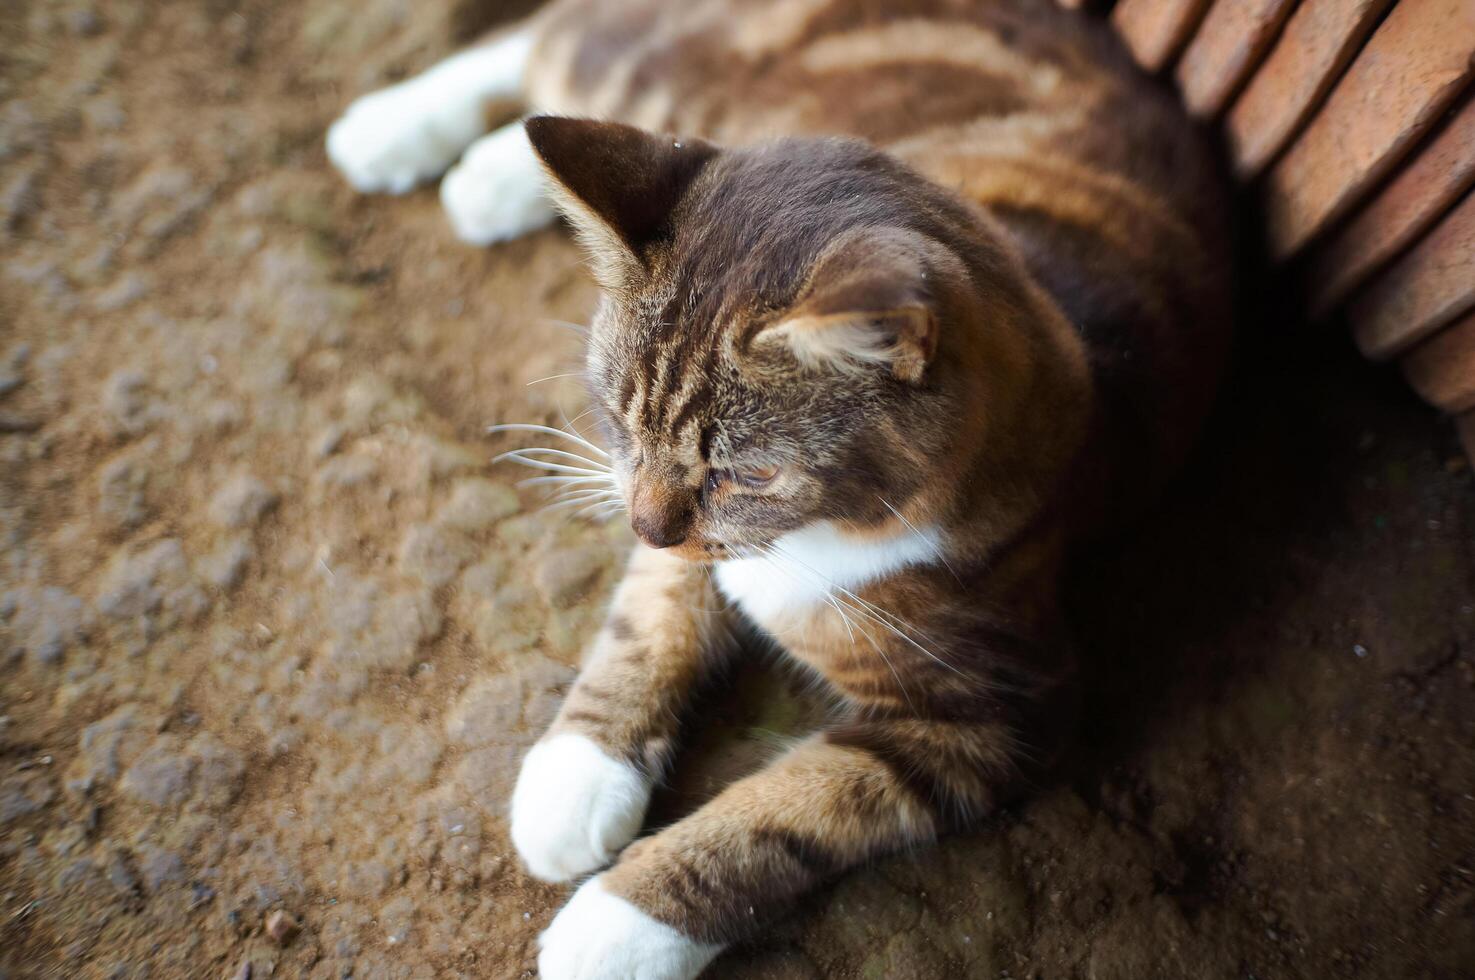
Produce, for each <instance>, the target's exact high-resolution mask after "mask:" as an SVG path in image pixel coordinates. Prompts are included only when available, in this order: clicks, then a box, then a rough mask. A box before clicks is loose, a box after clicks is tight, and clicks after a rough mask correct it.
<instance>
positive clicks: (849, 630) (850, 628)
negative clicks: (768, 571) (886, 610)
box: [760, 545, 917, 712]
mask: <svg viewBox="0 0 1475 980" xmlns="http://www.w3.org/2000/svg"><path fill="white" fill-rule="evenodd" d="M760 547H763V546H761V545H760ZM765 550H767V549H765ZM769 554H770V555H773V552H771V551H770V552H769ZM774 557H778V556H777V555H774ZM774 557H770V558H769V559H768V560H767V562H766V564H767V565H768V567H769V568H772V569H773V570H775V571H777V572H779V573H780V574H783V575H786V576H788V575H789V570H788V569H786V568H784V567H783V566H782V565H781V564H780V563H779V562H778V561H775V560H774ZM815 574H816V575H818V573H817V572H816V573H815ZM820 577H821V578H823V576H820ZM789 578H790V580H791V581H792V580H793V577H792V576H789ZM823 598H824V601H825V602H826V603H827V604H828V605H829V606H830V608H832V609H834V610H835V613H836V614H837V615H838V616H839V617H840V621H841V622H842V623H844V624H845V632H846V634H847V636H848V637H849V639H850V642H851V643H854V642H855V630H856V629H857V628H859V629H860V635H861V636H863V637H865V640H866V642H867V643H869V644H870V645H871V649H872V650H875V651H876V653H877V655H879V656H880V658H881V661H882V663H884V664H885V665H886V669H887V670H889V671H890V672H891V676H892V677H893V678H895V680H896V686H897V688H898V689H899V690H900V691H901V696H902V698H903V699H905V701H906V703H907V707H909V708H911V710H912V711H913V712H915V711H916V710H917V706H916V705H915V704H914V703H913V702H912V695H911V692H910V691H909V690H907V686H906V682H905V681H903V680H902V679H901V673H900V671H898V670H897V669H896V665H895V664H894V663H892V662H891V658H890V657H888V656H887V655H886V651H885V650H883V649H881V645H880V644H879V643H877V642H876V640H875V638H874V637H872V636H871V634H870V633H869V632H867V631H866V629H865V627H864V626H861V627H856V626H855V625H854V624H853V623H852V622H851V620H850V617H849V616H847V615H845V610H844V608H843V607H842V605H841V603H840V601H839V598H838V597H836V596H834V595H832V594H830V593H829V592H826V594H825V595H824V597H823ZM852 611H855V610H852Z"/></svg>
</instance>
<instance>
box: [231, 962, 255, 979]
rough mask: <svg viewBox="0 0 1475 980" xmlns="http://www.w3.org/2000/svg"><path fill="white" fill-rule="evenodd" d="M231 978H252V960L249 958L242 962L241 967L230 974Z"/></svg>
mask: <svg viewBox="0 0 1475 980" xmlns="http://www.w3.org/2000/svg"><path fill="white" fill-rule="evenodd" d="M230 980H251V961H250V960H247V961H246V962H244V963H242V964H241V965H240V968H239V969H237V970H236V972H235V973H232V974H231V975H230Z"/></svg>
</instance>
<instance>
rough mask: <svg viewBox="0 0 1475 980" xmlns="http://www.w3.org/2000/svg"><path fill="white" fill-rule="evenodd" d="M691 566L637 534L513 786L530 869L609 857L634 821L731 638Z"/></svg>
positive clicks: (537, 871) (540, 872)
mask: <svg viewBox="0 0 1475 980" xmlns="http://www.w3.org/2000/svg"><path fill="white" fill-rule="evenodd" d="M719 606H720V603H719V601H718V600H717V598H716V596H715V595H714V594H713V592H712V588H711V585H710V582H709V580H708V578H707V577H706V575H705V574H704V572H703V569H701V568H700V567H699V566H696V565H692V564H689V563H687V562H685V561H682V560H681V559H679V558H675V557H673V556H671V555H670V554H668V553H666V552H661V551H653V550H651V549H650V548H646V547H644V546H643V545H637V546H636V548H635V551H634V553H633V554H632V555H631V557H630V564H629V567H628V569H627V570H626V573H625V579H624V581H623V582H622V583H621V584H620V587H619V589H618V591H617V592H616V593H615V598H614V602H613V605H612V606H611V609H610V613H609V618H608V619H607V621H606V622H605V625H604V628H603V629H602V630H601V631H600V633H599V635H598V636H597V637H596V638H595V640H594V644H593V646H592V648H591V650H590V653H589V657H588V659H587V661H586V664H585V667H584V670H583V672H582V673H581V674H580V675H579V678H578V680H577V681H576V682H575V683H574V686H573V689H572V690H571V691H570V692H569V696H568V698H567V700H566V701H565V702H564V704H563V707H562V708H561V709H560V711H559V714H558V717H557V719H555V720H554V722H553V724H552V726H550V727H549V729H548V732H547V734H546V735H544V737H543V739H542V741H540V742H539V743H538V744H537V745H535V746H533V749H532V751H530V752H529V753H528V755H527V758H526V759H524V760H523V766H522V771H521V773H520V774H519V775H518V779H517V787H516V789H515V790H514V791H513V794H512V818H511V819H512V842H513V845H514V846H515V847H516V848H517V851H518V853H519V854H520V855H521V856H522V859H523V861H524V863H525V864H526V865H527V867H528V870H530V871H531V872H532V873H533V874H534V875H536V876H537V877H539V878H542V879H544V880H546V881H567V880H568V879H570V878H574V877H577V876H578V875H581V874H585V873H587V872H589V871H593V870H595V869H597V868H601V867H603V866H604V865H606V864H608V863H609V862H610V861H611V860H612V859H613V858H614V856H615V855H616V854H617V853H619V851H620V849H621V848H623V847H624V846H625V845H626V844H628V843H629V842H630V841H631V840H632V839H633V838H634V837H635V834H636V833H637V832H639V830H640V824H641V821H642V820H643V819H644V816H645V809H646V805H647V803H648V802H649V799H650V792H651V788H652V787H653V785H654V783H655V781H656V779H657V778H659V776H660V774H661V773H662V771H663V770H664V768H665V766H666V764H667V762H668V761H669V758H670V754H671V750H672V747H673V745H674V744H675V739H676V736H677V726H678V724H679V721H680V716H681V714H682V710H683V708H684V707H685V705H686V702H687V699H688V698H689V696H690V694H691V693H692V691H693V689H694V688H695V687H696V686H697V685H698V684H699V683H700V681H701V679H702V677H703V675H704V674H705V673H706V672H707V671H709V670H710V669H712V667H713V666H714V665H715V664H716V663H717V662H718V660H719V659H720V658H721V656H722V655H723V654H724V653H725V652H726V651H727V650H728V649H729V646H730V644H729V641H728V638H727V630H726V628H725V625H726V624H725V622H724V617H725V615H726V614H725V613H723V612H721V611H720V609H719Z"/></svg>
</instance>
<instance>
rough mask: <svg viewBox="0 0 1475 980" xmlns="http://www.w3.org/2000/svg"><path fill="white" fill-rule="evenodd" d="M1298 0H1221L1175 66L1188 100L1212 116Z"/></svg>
mask: <svg viewBox="0 0 1475 980" xmlns="http://www.w3.org/2000/svg"><path fill="white" fill-rule="evenodd" d="M1294 7H1295V0H1217V2H1215V4H1214V5H1213V6H1212V7H1210V8H1209V12H1208V14H1207V15H1205V17H1204V22H1203V24H1201V25H1200V26H1199V29H1198V33H1196V34H1194V36H1193V40H1192V41H1191V42H1190V43H1189V45H1188V50H1186V51H1184V52H1183V58H1182V59H1181V60H1180V61H1179V62H1178V68H1177V70H1176V72H1175V74H1176V76H1177V78H1178V90H1179V92H1180V93H1182V96H1183V104H1184V105H1186V106H1187V107H1188V111H1189V112H1190V113H1191V114H1192V115H1194V116H1195V117H1197V118H1199V119H1212V118H1214V117H1215V116H1217V115H1219V113H1220V112H1221V111H1222V110H1223V109H1224V106H1225V105H1226V104H1227V103H1228V102H1229V100H1230V98H1231V97H1232V96H1233V95H1234V94H1235V93H1236V92H1238V91H1239V89H1240V87H1241V86H1242V85H1244V82H1245V79H1247V78H1248V77H1249V75H1250V72H1251V71H1252V70H1253V69H1254V67H1255V66H1256V65H1258V64H1259V63H1260V59H1261V58H1263V57H1264V56H1265V52H1266V51H1267V50H1269V48H1270V45H1271V42H1273V41H1274V40H1275V38H1276V35H1277V34H1278V32H1279V31H1280V27H1281V24H1283V23H1285V19H1286V17H1287V16H1289V15H1290V12H1291V10H1292V8H1294Z"/></svg>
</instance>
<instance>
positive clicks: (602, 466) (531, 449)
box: [492, 446, 613, 473]
mask: <svg viewBox="0 0 1475 980" xmlns="http://www.w3.org/2000/svg"><path fill="white" fill-rule="evenodd" d="M520 453H547V454H548V455H550V456H562V457H563V458H564V459H572V460H577V461H578V462H580V463H585V464H587V465H588V466H591V467H593V468H594V469H597V470H600V471H602V472H605V473H610V472H613V471H612V470H611V469H610V467H609V464H607V463H601V462H599V461H598V460H594V459H590V458H589V457H588V456H580V455H579V454H578V453H571V452H568V451H567V450H563V449H550V448H548V447H547V446H528V447H527V448H526V449H514V450H511V451H510V452H505V453H502V454H501V455H500V456H497V457H496V458H494V459H493V460H492V462H494V463H495V462H497V460H499V459H505V458H506V457H508V456H515V455H518V454H520Z"/></svg>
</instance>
